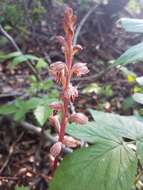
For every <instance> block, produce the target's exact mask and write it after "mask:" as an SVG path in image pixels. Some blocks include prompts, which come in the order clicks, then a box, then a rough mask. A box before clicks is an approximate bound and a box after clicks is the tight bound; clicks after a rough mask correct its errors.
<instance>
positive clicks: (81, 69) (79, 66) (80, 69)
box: [72, 62, 89, 77]
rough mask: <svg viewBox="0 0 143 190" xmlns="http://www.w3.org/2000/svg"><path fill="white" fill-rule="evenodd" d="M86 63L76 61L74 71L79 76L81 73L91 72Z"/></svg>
mask: <svg viewBox="0 0 143 190" xmlns="http://www.w3.org/2000/svg"><path fill="white" fill-rule="evenodd" d="M86 65H87V63H80V62H79V63H75V64H74V65H73V67H72V72H73V73H74V74H76V75H77V76H78V77H80V76H81V75H85V74H87V73H88V72H89V69H88V68H87V66H86Z"/></svg>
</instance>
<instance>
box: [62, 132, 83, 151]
mask: <svg viewBox="0 0 143 190" xmlns="http://www.w3.org/2000/svg"><path fill="white" fill-rule="evenodd" d="M63 144H64V145H65V146H67V147H69V148H76V147H77V146H78V145H80V142H79V141H78V140H76V139H74V138H73V137H70V136H67V135H65V136H64V141H63Z"/></svg>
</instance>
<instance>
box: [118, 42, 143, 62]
mask: <svg viewBox="0 0 143 190" xmlns="http://www.w3.org/2000/svg"><path fill="white" fill-rule="evenodd" d="M142 60H143V42H141V43H139V44H137V45H135V46H132V47H131V48H129V49H128V50H127V51H125V53H123V54H122V55H121V56H120V57H119V58H118V59H117V60H116V61H115V63H114V64H116V65H126V64H129V63H136V62H138V61H142Z"/></svg>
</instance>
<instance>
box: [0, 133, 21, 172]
mask: <svg viewBox="0 0 143 190" xmlns="http://www.w3.org/2000/svg"><path fill="white" fill-rule="evenodd" d="M23 135H24V133H23V132H22V133H21V134H20V135H19V136H18V138H17V139H16V141H15V142H14V143H13V144H12V145H11V146H10V148H9V154H8V156H7V159H6V160H5V162H4V164H3V166H2V167H1V169H0V174H2V172H3V171H4V170H5V168H6V167H7V165H8V163H9V162H10V159H11V156H12V155H13V152H14V149H15V146H16V144H17V143H18V142H19V141H20V139H21V138H22V137H23Z"/></svg>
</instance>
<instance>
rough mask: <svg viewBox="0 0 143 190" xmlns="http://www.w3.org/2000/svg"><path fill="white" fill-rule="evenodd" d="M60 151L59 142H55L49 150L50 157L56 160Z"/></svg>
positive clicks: (60, 145) (60, 144)
mask: <svg viewBox="0 0 143 190" xmlns="http://www.w3.org/2000/svg"><path fill="white" fill-rule="evenodd" d="M61 150H62V143H61V142H56V143H55V144H54V145H53V146H52V147H51V148H50V153H51V155H52V156H53V157H54V158H56V157H57V156H58V155H59V154H60V153H61Z"/></svg>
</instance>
